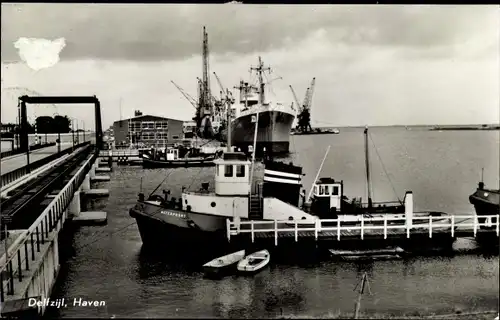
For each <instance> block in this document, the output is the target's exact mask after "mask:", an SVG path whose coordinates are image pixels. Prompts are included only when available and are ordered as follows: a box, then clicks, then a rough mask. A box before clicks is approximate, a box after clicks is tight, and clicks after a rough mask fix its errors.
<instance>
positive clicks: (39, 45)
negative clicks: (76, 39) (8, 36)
mask: <svg viewBox="0 0 500 320" xmlns="http://www.w3.org/2000/svg"><path fill="white" fill-rule="evenodd" d="M65 46H66V41H65V39H64V38H59V39H56V40H54V41H51V40H47V39H39V38H19V39H18V40H17V41H16V42H15V43H14V47H15V48H16V49H18V50H19V57H21V59H22V60H23V61H24V62H26V64H27V65H28V67H30V68H31V69H33V70H35V71H38V70H41V69H46V68H50V67H52V66H54V65H56V64H57V63H58V62H59V54H60V53H61V51H62V49H63V48H64V47H65Z"/></svg>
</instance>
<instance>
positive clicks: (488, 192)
mask: <svg viewBox="0 0 500 320" xmlns="http://www.w3.org/2000/svg"><path fill="white" fill-rule="evenodd" d="M469 202H470V203H471V204H472V205H473V206H474V209H475V210H476V215H477V216H478V222H479V223H487V225H486V226H484V225H481V226H480V228H482V229H488V228H495V227H496V226H495V224H496V223H497V219H498V218H497V217H491V218H489V219H488V221H487V218H486V217H484V216H492V215H498V214H500V190H498V189H497V190H495V189H486V188H485V187H484V182H483V179H481V181H480V182H479V183H478V187H477V189H476V192H474V193H473V194H471V195H470V196H469ZM481 216H483V217H481ZM488 225H490V226H488Z"/></svg>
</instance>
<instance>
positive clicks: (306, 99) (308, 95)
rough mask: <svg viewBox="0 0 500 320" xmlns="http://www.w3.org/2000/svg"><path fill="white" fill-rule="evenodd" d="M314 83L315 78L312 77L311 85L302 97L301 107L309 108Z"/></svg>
mask: <svg viewBox="0 0 500 320" xmlns="http://www.w3.org/2000/svg"><path fill="white" fill-rule="evenodd" d="M315 85H316V78H313V79H312V81H311V86H310V87H309V88H308V89H307V91H306V96H305V97H304V103H303V108H304V109H305V108H307V109H309V110H310V109H311V105H312V97H313V93H314V86H315Z"/></svg>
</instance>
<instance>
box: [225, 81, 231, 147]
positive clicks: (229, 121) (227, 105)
mask: <svg viewBox="0 0 500 320" xmlns="http://www.w3.org/2000/svg"><path fill="white" fill-rule="evenodd" d="M226 109H227V111H226V114H227V115H226V116H227V120H226V121H227V152H231V102H230V101H229V89H226Z"/></svg>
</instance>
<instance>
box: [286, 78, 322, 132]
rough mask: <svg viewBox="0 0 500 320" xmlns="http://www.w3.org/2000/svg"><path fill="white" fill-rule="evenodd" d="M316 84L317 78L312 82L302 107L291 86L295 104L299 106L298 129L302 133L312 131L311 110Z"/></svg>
mask: <svg viewBox="0 0 500 320" xmlns="http://www.w3.org/2000/svg"><path fill="white" fill-rule="evenodd" d="M315 84H316V78H313V79H312V81H311V86H310V87H309V88H307V90H306V94H305V97H304V102H303V103H302V105H300V104H299V99H298V98H297V95H296V94H295V91H294V90H293V88H292V86H290V89H291V90H292V94H293V96H294V99H295V102H296V103H297V105H298V107H297V108H298V115H297V119H298V124H297V127H298V129H299V130H300V131H302V132H307V131H312V127H311V113H310V110H311V105H312V96H313V93H314V86H315Z"/></svg>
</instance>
